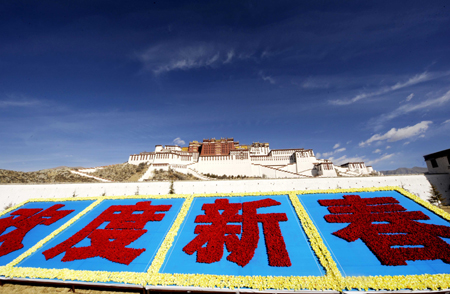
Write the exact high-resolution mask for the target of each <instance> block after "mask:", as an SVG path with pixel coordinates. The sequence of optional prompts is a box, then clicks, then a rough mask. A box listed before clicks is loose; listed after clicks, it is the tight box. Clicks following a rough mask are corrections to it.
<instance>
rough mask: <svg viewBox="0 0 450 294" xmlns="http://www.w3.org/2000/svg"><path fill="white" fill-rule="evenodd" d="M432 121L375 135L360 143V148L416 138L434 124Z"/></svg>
mask: <svg viewBox="0 0 450 294" xmlns="http://www.w3.org/2000/svg"><path fill="white" fill-rule="evenodd" d="M432 123H433V122H432V121H422V122H420V123H418V124H416V125H414V126H407V127H404V128H401V129H396V128H392V129H391V130H389V131H388V132H387V133H385V134H383V135H380V134H375V135H373V136H372V137H370V138H369V139H368V140H366V141H364V142H361V143H359V146H360V147H364V146H367V145H370V143H372V142H376V141H385V140H386V141H388V142H395V141H399V140H404V139H408V138H411V137H415V136H418V135H421V134H422V133H424V132H425V131H426V130H427V129H428V127H429V125H430V124H432Z"/></svg>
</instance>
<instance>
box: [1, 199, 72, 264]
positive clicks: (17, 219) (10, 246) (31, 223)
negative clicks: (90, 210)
mask: <svg viewBox="0 0 450 294" xmlns="http://www.w3.org/2000/svg"><path fill="white" fill-rule="evenodd" d="M62 207H64V204H55V205H53V206H51V207H49V208H47V209H46V210H44V211H41V210H42V208H22V209H19V210H16V211H14V212H13V213H11V216H9V217H6V218H2V219H0V235H1V236H0V242H3V243H2V244H1V246H0V256H4V255H6V254H9V253H11V252H13V251H16V250H19V249H22V248H23V244H22V241H23V238H24V237H25V235H26V234H28V232H29V231H31V230H32V229H33V228H34V227H36V226H37V225H45V226H48V225H51V224H53V223H54V222H57V221H59V220H60V219H62V218H63V217H65V216H67V215H68V214H70V213H72V212H73V211H74V210H59V211H58V210H57V209H59V208H62ZM9 227H15V228H16V229H15V230H13V231H11V232H9V233H7V234H4V235H2V234H3V233H4V232H5V231H6V229H8V228H9Z"/></svg>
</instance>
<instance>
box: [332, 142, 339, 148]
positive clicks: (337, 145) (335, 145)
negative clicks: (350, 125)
mask: <svg viewBox="0 0 450 294" xmlns="http://www.w3.org/2000/svg"><path fill="white" fill-rule="evenodd" d="M339 146H341V144H339V143H336V144H334V146H333V149H336V148H339Z"/></svg>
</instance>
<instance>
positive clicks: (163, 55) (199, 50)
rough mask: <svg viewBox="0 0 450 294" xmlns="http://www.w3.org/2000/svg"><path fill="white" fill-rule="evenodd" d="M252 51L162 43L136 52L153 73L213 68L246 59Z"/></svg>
mask: <svg viewBox="0 0 450 294" xmlns="http://www.w3.org/2000/svg"><path fill="white" fill-rule="evenodd" d="M252 55H253V52H239V53H237V52H236V48H233V47H231V46H227V45H221V44H213V43H204V42H199V43H192V44H179V43H176V42H169V43H162V44H158V45H154V46H152V47H150V48H148V49H147V50H146V51H144V52H141V53H138V54H136V56H137V58H138V60H140V61H141V62H142V63H143V64H144V68H145V69H146V70H150V71H152V72H153V73H154V74H155V75H159V74H162V73H166V72H170V71H175V70H190V69H196V68H215V67H219V66H223V65H224V64H228V63H232V62H234V61H236V60H239V59H241V60H242V59H247V58H250V57H251V56H252Z"/></svg>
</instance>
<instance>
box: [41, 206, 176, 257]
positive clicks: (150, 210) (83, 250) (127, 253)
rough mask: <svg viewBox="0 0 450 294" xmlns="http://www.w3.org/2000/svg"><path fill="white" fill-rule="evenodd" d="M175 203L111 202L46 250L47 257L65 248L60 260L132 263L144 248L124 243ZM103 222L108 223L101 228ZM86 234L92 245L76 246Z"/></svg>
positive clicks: (138, 234)
mask: <svg viewBox="0 0 450 294" xmlns="http://www.w3.org/2000/svg"><path fill="white" fill-rule="evenodd" d="M171 207H172V205H151V201H143V202H138V203H136V204H135V205H112V206H110V207H109V208H108V209H106V210H105V211H103V212H102V213H101V214H100V215H99V216H98V217H97V218H95V219H94V220H93V221H92V222H90V223H89V224H88V225H87V226H86V227H84V228H83V229H82V230H80V231H79V232H77V233H76V234H75V235H73V236H71V237H70V238H69V239H67V240H65V241H64V242H62V243H60V244H58V245H56V246H55V247H53V248H50V249H48V250H46V251H44V252H43V254H44V255H45V258H46V259H47V260H48V259H51V258H54V257H55V256H57V255H59V254H61V253H63V252H65V255H64V257H63V258H62V259H61V261H73V260H78V259H86V258H91V257H97V256H99V257H103V258H105V259H108V260H110V261H113V262H117V263H122V264H126V265H128V264H130V263H131V262H132V261H133V260H134V259H135V258H136V257H138V256H139V255H140V254H141V253H142V252H144V251H145V248H141V249H135V248H127V247H125V246H128V245H130V243H132V242H134V241H135V240H137V239H138V238H139V237H141V236H142V235H143V234H145V233H146V232H147V230H145V229H144V227H145V225H146V224H147V222H150V221H151V222H155V221H161V220H162V219H163V218H164V216H165V214H164V213H158V214H157V213H156V212H164V211H169V209H170V208H171ZM104 222H107V223H108V224H107V225H106V227H105V228H104V229H99V228H98V227H100V225H102V224H103V223H104ZM85 238H89V239H90V241H91V244H90V246H85V247H74V246H75V245H76V244H77V243H79V242H80V241H82V240H83V239H85Z"/></svg>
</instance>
